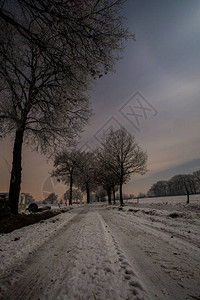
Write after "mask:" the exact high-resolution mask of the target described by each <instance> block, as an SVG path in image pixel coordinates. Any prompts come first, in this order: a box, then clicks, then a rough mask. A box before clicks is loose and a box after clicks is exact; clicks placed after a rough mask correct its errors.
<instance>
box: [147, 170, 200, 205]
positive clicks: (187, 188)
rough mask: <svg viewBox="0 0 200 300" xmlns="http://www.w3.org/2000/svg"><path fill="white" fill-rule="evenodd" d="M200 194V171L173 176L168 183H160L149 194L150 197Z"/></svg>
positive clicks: (153, 186)
mask: <svg viewBox="0 0 200 300" xmlns="http://www.w3.org/2000/svg"><path fill="white" fill-rule="evenodd" d="M197 193H200V170H199V171H196V172H193V174H187V175H186V174H180V175H175V176H173V177H172V178H171V179H170V180H168V181H164V180H162V181H158V182H156V183H154V184H153V185H152V187H151V188H150V190H149V191H148V192H147V196H148V197H160V196H176V195H186V194H187V202H188V203H189V195H190V194H197Z"/></svg>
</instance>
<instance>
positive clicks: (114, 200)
mask: <svg viewBox="0 0 200 300" xmlns="http://www.w3.org/2000/svg"><path fill="white" fill-rule="evenodd" d="M112 190H113V204H115V202H116V198H115V186H114V185H113V187H112Z"/></svg>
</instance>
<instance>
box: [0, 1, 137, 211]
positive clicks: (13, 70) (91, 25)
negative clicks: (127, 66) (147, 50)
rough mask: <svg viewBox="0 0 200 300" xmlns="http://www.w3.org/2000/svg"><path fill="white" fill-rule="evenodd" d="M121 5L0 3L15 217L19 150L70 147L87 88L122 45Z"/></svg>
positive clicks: (2, 85)
mask: <svg viewBox="0 0 200 300" xmlns="http://www.w3.org/2000/svg"><path fill="white" fill-rule="evenodd" d="M124 2H125V1H124V0H107V1H104V0H87V1H86V0H82V1H79V0H77V1H75V0H64V1H56V0H15V1H4V0H0V27H1V31H0V65H1V68H0V132H1V137H5V136H7V135H8V136H10V137H12V138H13V139H14V146H13V160H12V171H11V178H10V189H9V201H10V205H11V212H12V213H13V214H17V213H18V200H19V194H20V187H21V172H22V163H21V161H22V145H23V142H25V143H26V144H28V145H31V147H32V148H33V149H34V150H39V149H40V150H41V152H43V153H45V154H46V153H49V154H51V153H53V152H54V151H55V149H57V148H58V147H64V146H66V145H68V146H71V145H72V144H73V143H74V140H75V138H76V137H77V136H78V134H79V133H80V132H81V130H82V128H83V126H84V125H85V124H86V123H87V121H88V118H89V117H90V115H91V109H90V103H89V99H88V93H87V90H88V88H89V86H90V85H91V82H92V81H93V80H94V79H95V78H99V77H101V76H103V75H104V74H107V72H109V71H111V70H113V66H114V63H115V61H116V60H117V59H119V57H120V52H121V50H122V49H123V47H124V43H125V41H126V40H127V39H129V38H132V35H130V34H129V32H128V30H127V29H126V28H125V27H124V26H123V20H122V17H121V15H120V9H121V5H122V4H123V3H124Z"/></svg>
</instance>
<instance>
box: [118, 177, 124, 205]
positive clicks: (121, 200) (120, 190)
mask: <svg viewBox="0 0 200 300" xmlns="http://www.w3.org/2000/svg"><path fill="white" fill-rule="evenodd" d="M122 184H123V183H122V180H121V179H120V185H119V195H120V205H123V203H124V202H123V195H122Z"/></svg>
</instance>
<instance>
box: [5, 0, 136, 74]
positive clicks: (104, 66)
mask: <svg viewBox="0 0 200 300" xmlns="http://www.w3.org/2000/svg"><path fill="white" fill-rule="evenodd" d="M124 2H126V1H125V0H107V1H104V0H64V1H56V0H15V1H14V2H12V3H10V1H4V0H0V20H1V22H2V23H3V24H6V26H7V27H8V26H9V27H10V28H11V29H16V32H17V35H19V36H21V37H23V39H26V40H27V41H29V42H31V44H32V45H36V46H37V48H39V49H40V50H41V51H42V53H43V56H44V57H45V59H46V61H48V62H49V63H50V64H51V65H52V64H54V65H59V66H60V67H61V68H62V69H63V71H64V72H66V75H67V76H68V74H69V72H70V73H71V74H73V76H75V77H76V75H77V70H78V73H79V72H81V73H82V76H85V74H86V75H88V74H90V75H91V76H93V77H95V76H96V77H98V76H102V75H103V74H104V73H107V72H108V71H109V70H110V69H112V67H113V62H114V61H115V60H116V59H118V58H119V55H120V51H121V50H122V49H123V47H124V42H125V41H126V40H127V39H128V38H130V37H131V38H132V37H133V38H134V36H133V35H130V34H129V32H128V30H127V29H126V28H124V26H123V18H122V17H121V16H120V13H119V12H120V9H121V6H122V4H123V3H124ZM44 33H45V34H44ZM116 50H117V51H116Z"/></svg>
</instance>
